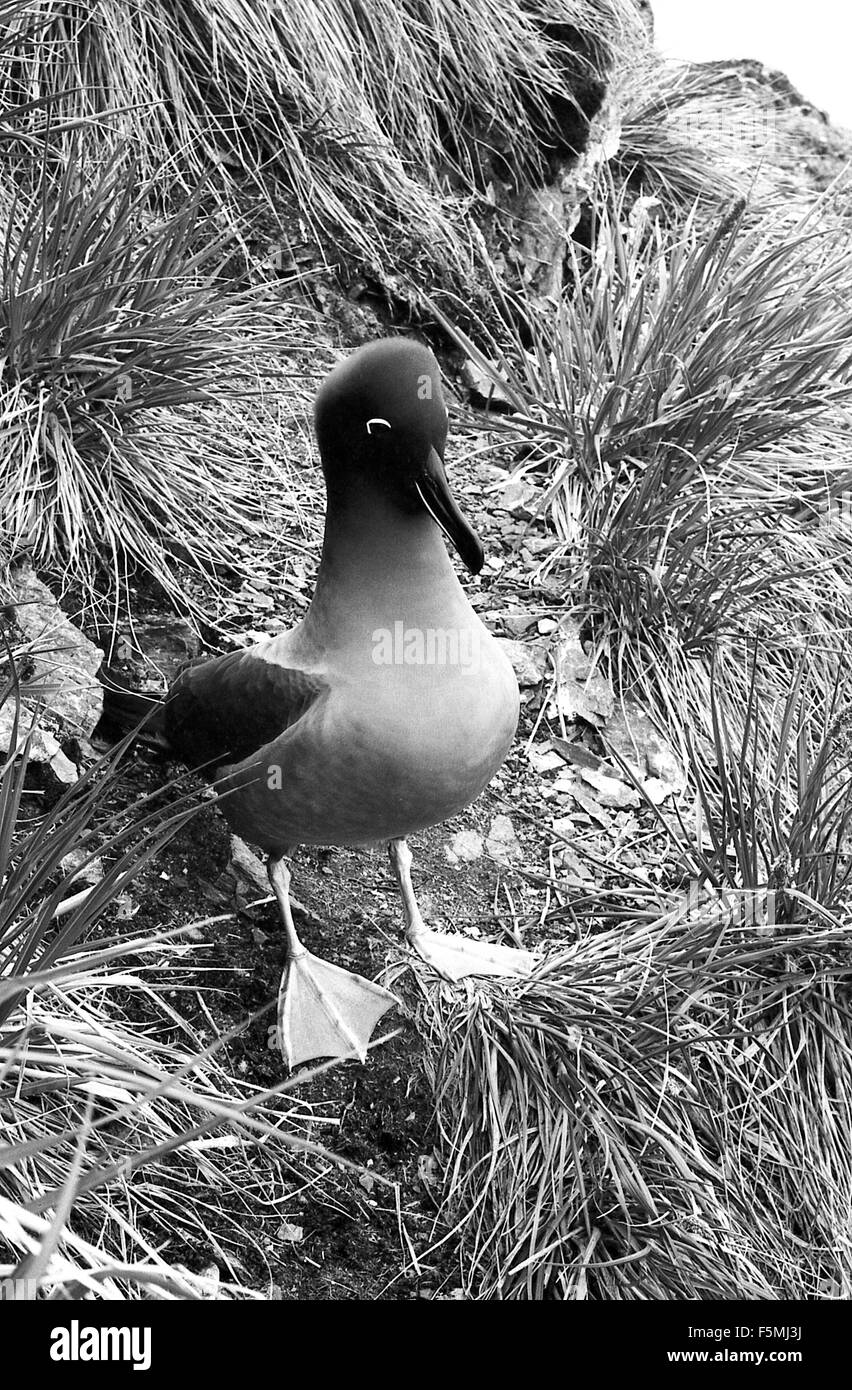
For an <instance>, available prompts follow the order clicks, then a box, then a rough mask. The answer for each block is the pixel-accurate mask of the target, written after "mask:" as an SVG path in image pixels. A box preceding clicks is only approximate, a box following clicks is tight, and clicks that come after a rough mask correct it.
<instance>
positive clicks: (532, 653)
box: [497, 637, 547, 690]
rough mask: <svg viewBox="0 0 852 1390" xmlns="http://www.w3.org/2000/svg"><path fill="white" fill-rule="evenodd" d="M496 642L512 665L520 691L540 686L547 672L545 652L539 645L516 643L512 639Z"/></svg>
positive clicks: (506, 638)
mask: <svg viewBox="0 0 852 1390" xmlns="http://www.w3.org/2000/svg"><path fill="white" fill-rule="evenodd" d="M497 641H498V642H499V643H500V646H501V647H502V648H503V651H504V652H505V653H506V655H507V657H508V658H509V660H510V661H511V663H512V668H513V670H514V672H515V677H516V679H517V682H518V685H519V686H520V687H521V689H522V690H525V689H533V688H534V687H535V686H537V685H541V683H542V681H543V680H544V673H545V671H546V670H547V652H546V650H545V649H544V647H543V646H541V644H540V643H535V642H516V641H515V640H514V638H512V637H498V638H497Z"/></svg>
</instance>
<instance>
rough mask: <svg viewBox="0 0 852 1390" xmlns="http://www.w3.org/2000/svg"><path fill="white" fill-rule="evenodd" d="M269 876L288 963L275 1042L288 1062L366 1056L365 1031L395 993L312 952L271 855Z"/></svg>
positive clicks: (284, 875) (279, 862)
mask: <svg viewBox="0 0 852 1390" xmlns="http://www.w3.org/2000/svg"><path fill="white" fill-rule="evenodd" d="M268 873H269V882H270V884H271V885H272V891H273V893H274V894H275V897H276V900H277V902H278V907H279V910H280V912H281V919H282V921H283V923H284V930H285V932H286V934H287V963H286V965H285V967H284V974H283V976H282V978H281V988H280V990H279V991H278V1043H279V1046H280V1048H281V1051H282V1052H283V1054H284V1057H285V1060H286V1062H287V1065H288V1067H291V1068H292V1067H295V1066H298V1065H299V1063H300V1062H310V1061H313V1060H314V1059H316V1058H317V1057H352V1056H353V1055H355V1056H358V1057H359V1058H360V1059H361V1061H362V1062H363V1061H364V1060H365V1058H366V1056H367V1044H368V1043H369V1041H370V1035H371V1034H372V1032H373V1029H374V1028H375V1026H376V1024H377V1023H378V1021H379V1019H380V1018H381V1016H382V1014H383V1013H386V1012H387V1010H388V1009H390V1008H393V1006H394V1005H395V1004H396V1002H397V1001H396V999H395V997H394V995H392V994H391V993H390V992H389V991H388V990H386V989H382V987H381V985H374V984H373V982H372V981H371V980H365V979H363V978H362V976H360V975H355V974H353V973H352V972H351V971H349V970H342V969H341V968H340V966H339V965H332V964H331V963H330V962H329V961H327V960H321V959H320V957H319V956H314V955H312V954H311V952H310V951H308V950H307V948H306V947H305V946H303V945H302V943H301V941H300V940H299V937H298V933H297V932H296V927H295V925H294V922H293V914H292V912H291V910H290V870H289V868H288V867H287V864H286V863H285V861H284V859H283V858H282V857H280V856H278V857H275V856H271V857H270V859H269V864H268Z"/></svg>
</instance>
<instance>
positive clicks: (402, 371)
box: [315, 338, 484, 574]
mask: <svg viewBox="0 0 852 1390" xmlns="http://www.w3.org/2000/svg"><path fill="white" fill-rule="evenodd" d="M315 419H316V431H317V439H318V441H319V447H320V455H321V457H322V466H323V472H324V473H325V481H326V488H327V491H328V500H329V505H330V506H331V505H345V504H346V502H347V500H351V499H353V498H356V497H359V496H364V495H369V494H370V493H373V494H375V492H376V491H378V492H379V493H380V494H382V495H383V496H384V497H386V498H387V499H389V500H390V501H391V502H392V503H393V505H394V506H396V507H398V508H399V510H400V511H402V512H405V513H408V514H409V515H413V514H416V513H418V512H421V513H422V512H428V513H429V514H430V515H431V516H432V518H433V520H434V521H436V522H437V524H438V525H439V526H440V528H441V530H442V531H443V532H444V534H445V535H446V536H448V537H449V539H450V540H451V541H452V542H453V545H454V546H455V547H456V549H457V550H458V552H459V555H460V556H461V558H462V560H463V561H464V563H465V565H466V566H467V568H468V569H469V570H470V572H471V573H472V574H478V573H479V571H480V570H481V569H482V564H483V560H484V554H483V550H482V546H481V544H480V542H479V539H478V537H477V536H476V533H475V532H474V531H473V530H472V529H471V527H470V526H469V525H468V523H467V521H466V520H465V518H464V517H463V516H462V514H461V512H460V511H459V509H458V507H457V506H456V504H455V502H454V501H453V498H452V494H451V493H450V489H449V486H448V484H447V475H446V473H445V471H444V446H445V444H446V442H447V409H446V406H445V405H444V398H443V395H442V392H441V374H440V370H439V368H438V363H437V362H436V361H435V358H434V356H433V355H432V353H431V352H430V351H429V349H428V348H427V347H424V346H423V345H422V344H421V343H415V342H411V341H410V340H408V339H405V338H384V339H382V340H381V342H378V343H369V344H368V345H367V346H366V347H362V348H359V349H358V351H357V352H354V353H353V354H352V356H351V357H348V358H347V359H346V361H345V362H342V363H341V364H340V366H339V367H335V369H334V371H333V372H332V373H331V374H330V375H329V376H327V377H326V379H325V381H324V382H323V384H322V386H321V387H320V390H319V394H318V395H317V401H316V410H315Z"/></svg>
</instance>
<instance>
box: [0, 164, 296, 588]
mask: <svg viewBox="0 0 852 1390" xmlns="http://www.w3.org/2000/svg"><path fill="white" fill-rule="evenodd" d="M151 195H152V190H151V187H150V185H146V184H144V183H142V184H137V182H136V181H135V180H134V177H133V170H132V167H128V165H127V163H126V162H125V161H124V160H121V159H118V158H110V159H108V160H107V162H106V163H105V164H104V165H103V167H100V168H97V169H95V170H94V171H92V170H86V168H85V166H84V165H83V163H82V162H81V161H80V160H76V159H74V158H69V160H68V163H67V165H66V167H65V169H64V171H63V173H62V176H61V179H60V180H59V182H58V183H56V184H54V183H52V182H50V181H49V178H48V175H47V172H46V171H45V173H44V181H43V184H42V186H41V187H40V188H39V189H38V190H37V191H35V192H34V193H32V194H30V195H24V194H21V195H20V196H19V198H18V201H17V204H16V207H15V209H14V212H15V214H16V215H13V216H12V217H11V218H10V222H9V226H8V229H7V233H6V237H5V241H4V245H3V253H2V263H0V354H2V355H0V429H2V432H3V439H4V450H3V460H2V463H0V518H2V520H0V546H2V550H4V551H5V552H6V554H7V555H14V554H15V553H16V552H19V551H26V552H28V553H29V554H30V555H31V556H32V558H33V561H34V562H35V563H36V564H37V565H42V566H45V567H47V568H48V569H49V570H51V571H53V572H54V573H59V574H62V575H64V576H66V577H68V578H71V577H73V580H74V581H75V582H76V584H77V585H79V586H82V588H83V590H84V592H85V594H86V597H87V598H88V600H89V601H90V602H91V603H93V604H94V603H96V602H98V601H101V602H105V601H108V600H110V599H111V598H113V597H114V596H115V595H116V594H117V593H118V592H123V591H124V590H126V586H127V583H128V579H129V577H130V576H131V575H132V574H133V573H134V571H137V572H139V573H141V574H142V575H145V576H148V577H149V578H152V579H154V580H155V581H156V582H157V583H158V584H159V585H160V586H161V587H162V589H164V590H165V591H166V593H167V594H168V595H169V597H170V598H172V599H173V600H175V601H181V599H183V598H185V584H184V582H183V579H182V577H181V573H180V571H181V567H184V568H186V567H189V568H192V569H195V570H198V571H201V572H203V573H205V574H206V575H207V576H208V578H210V579H212V580H213V581H214V582H215V579H216V573H217V569H221V568H222V567H228V566H235V565H236V564H237V563H238V560H239V557H240V554H241V547H242V546H243V545H244V543H245V537H246V534H247V533H249V534H251V533H252V532H254V533H257V532H258V531H259V529H260V522H261V518H262V515H263V507H262V503H261V499H260V495H259V494H260V489H259V487H258V481H259V480H258V477H257V471H256V467H255V463H256V460H255V458H254V457H253V454H252V452H251V450H248V449H247V448H246V440H245V438H244V436H243V433H242V432H241V431H240V430H239V428H238V427H237V426H236V425H235V424H233V423H232V424H231V427H230V428H228V417H227V411H226V409H225V410H223V406H222V398H223V397H225V398H226V399H227V397H231V398H234V397H235V396H238V395H239V394H240V393H245V392H246V391H249V390H251V389H252V388H253V387H254V386H255V384H256V379H257V365H256V364H257V356H256V355H257V354H258V353H259V352H261V351H262V350H263V349H264V348H265V349H266V351H267V352H270V351H271V345H272V344H273V342H274V344H275V347H276V349H278V350H280V349H281V347H282V346H283V345H285V344H287V343H289V344H290V345H291V346H293V347H294V348H297V349H301V348H302V345H303V343H304V340H305V334H304V321H303V318H300V316H299V315H298V313H296V312H295V311H290V313H289V314H287V313H286V312H285V311H284V310H282V309H279V310H278V315H279V317H280V318H282V319H283V320H284V322H283V324H282V326H281V327H280V328H278V329H277V330H275V331H274V330H273V323H274V319H273V310H272V306H271V305H269V304H264V302H263V301H262V299H261V298H260V297H259V296H258V295H257V294H256V293H255V292H253V291H235V290H233V289H230V288H228V287H227V285H225V284H224V283H223V279H222V275H221V267H222V259H223V256H224V245H223V242H222V239H221V237H219V238H216V237H214V238H213V239H212V240H208V241H207V243H206V244H205V245H204V246H203V248H202V249H198V245H199V238H200V235H201V233H200V230H199V200H198V196H197V195H196V196H195V197H191V198H189V199H188V200H187V201H186V202H185V204H184V205H183V206H182V207H181V208H180V209H179V210H178V211H177V212H175V213H172V214H168V215H160V216H157V215H155V214H152V213H151V211H150V206H151Z"/></svg>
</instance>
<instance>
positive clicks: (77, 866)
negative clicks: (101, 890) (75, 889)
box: [60, 849, 104, 883]
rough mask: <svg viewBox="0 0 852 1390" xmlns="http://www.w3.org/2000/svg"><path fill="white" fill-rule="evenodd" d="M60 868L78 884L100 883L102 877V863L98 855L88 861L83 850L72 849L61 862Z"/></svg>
mask: <svg viewBox="0 0 852 1390" xmlns="http://www.w3.org/2000/svg"><path fill="white" fill-rule="evenodd" d="M87 860H88V863H87V862H86V861H87ZM60 868H61V869H63V870H64V872H65V873H66V874H69V875H70V876H73V878H74V879H76V880H78V881H79V882H80V883H100V881H101V879H102V878H103V876H104V861H103V860H102V859H101V857H100V855H96V856H95V858H94V859H89V856H88V854H87V853H86V851H85V849H72V850H71V851H70V853H69V854H66V855H65V857H64V859H63V860H62V861H61V863H60Z"/></svg>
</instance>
